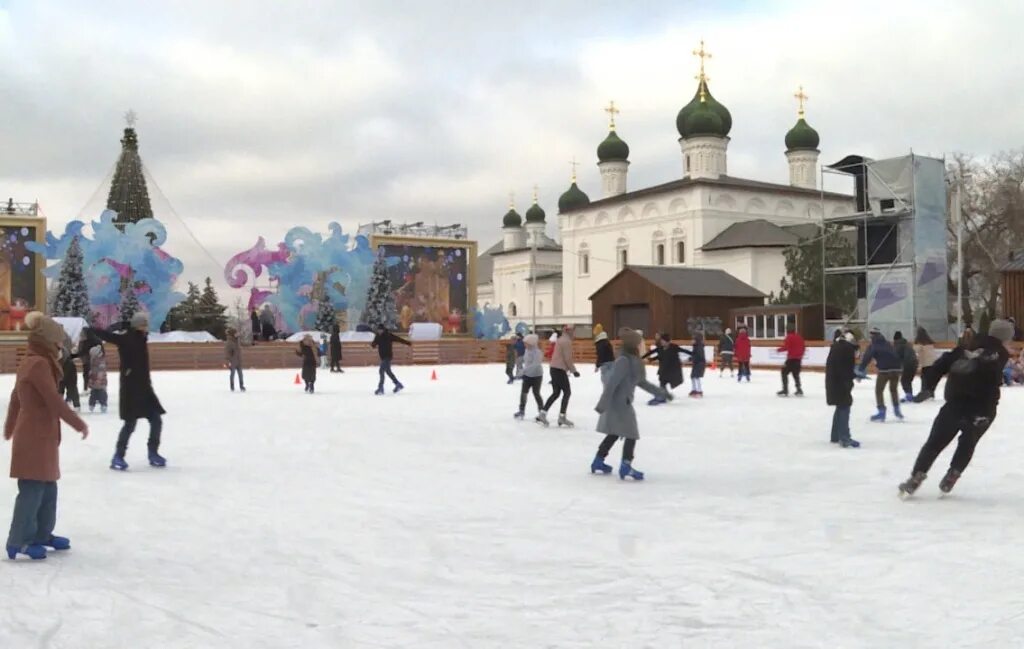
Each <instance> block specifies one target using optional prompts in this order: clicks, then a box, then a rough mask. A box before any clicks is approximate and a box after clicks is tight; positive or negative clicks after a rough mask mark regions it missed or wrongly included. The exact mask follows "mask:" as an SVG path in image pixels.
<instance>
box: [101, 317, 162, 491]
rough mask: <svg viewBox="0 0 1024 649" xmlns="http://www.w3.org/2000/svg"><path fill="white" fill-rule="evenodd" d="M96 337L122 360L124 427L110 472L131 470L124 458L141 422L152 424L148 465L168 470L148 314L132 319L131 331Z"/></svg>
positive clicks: (104, 333) (121, 402) (102, 333)
mask: <svg viewBox="0 0 1024 649" xmlns="http://www.w3.org/2000/svg"><path fill="white" fill-rule="evenodd" d="M93 333H95V334H96V335H97V336H98V337H99V338H100V339H101V340H105V341H107V342H108V343H113V344H114V345H117V352H118V355H119V356H120V358H121V372H120V374H121V381H120V386H119V392H118V394H119V397H120V399H119V400H120V403H119V404H118V406H119V409H120V413H121V419H122V420H124V426H123V427H122V428H121V433H120V434H119V435H118V436H117V447H116V448H115V450H114V457H113V459H112V460H111V461H110V468H111V469H118V470H120V471H125V470H127V469H128V463H127V462H125V461H124V454H125V453H126V452H127V451H128V440H129V439H131V436H132V433H134V432H135V425H136V423H137V422H138V420H139V419H147V420H149V443H148V445H147V446H148V449H149V464H150V465H151V466H155V467H163V466H166V465H167V460H166V459H165V458H164V457H163V456H161V455H160V453H159V452H158V451H159V450H160V433H161V432H162V431H163V419H162V418H161V416H162V415H164V414H165V411H164V408H163V406H162V405H160V400H159V399H158V398H157V396H156V392H154V391H153V381H152V379H151V377H150V373H149V348H148V347H147V344H146V338H147V336H148V335H149V317H148V316H146V314H145V313H141V312H140V313H136V314H135V315H134V316H132V319H131V323H130V328H129V329H128V330H127V331H124V332H121V333H113V332H110V331H103V330H102V329H96V330H94V331H93Z"/></svg>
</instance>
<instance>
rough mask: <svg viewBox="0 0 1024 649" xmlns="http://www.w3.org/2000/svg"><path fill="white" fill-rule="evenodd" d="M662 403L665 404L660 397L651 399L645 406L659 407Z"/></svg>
mask: <svg viewBox="0 0 1024 649" xmlns="http://www.w3.org/2000/svg"><path fill="white" fill-rule="evenodd" d="M663 403H665V400H664V399H662V398H661V397H654V398H653V399H651V400H650V401H648V402H647V405H649V406H660V405H661V404H663Z"/></svg>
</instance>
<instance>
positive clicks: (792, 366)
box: [782, 358, 802, 392]
mask: <svg viewBox="0 0 1024 649" xmlns="http://www.w3.org/2000/svg"><path fill="white" fill-rule="evenodd" d="M800 365H801V361H800V359H799V358H790V359H787V360H786V363H785V364H784V365H783V366H782V391H783V392H789V375H790V374H792V375H793V383H796V391H797V392H801V391H802V390H801V388H800Z"/></svg>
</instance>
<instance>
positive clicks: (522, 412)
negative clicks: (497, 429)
mask: <svg viewBox="0 0 1024 649" xmlns="http://www.w3.org/2000/svg"><path fill="white" fill-rule="evenodd" d="M524 417H526V411H525V410H520V411H518V412H516V414H514V415H512V418H513V419H515V420H516V421H522V420H523V418H524Z"/></svg>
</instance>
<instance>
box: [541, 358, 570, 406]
mask: <svg viewBox="0 0 1024 649" xmlns="http://www.w3.org/2000/svg"><path fill="white" fill-rule="evenodd" d="M551 387H553V388H554V389H555V391H554V392H552V393H551V396H550V397H548V401H547V403H545V404H544V412H547V411H548V410H551V406H553V405H555V401H557V400H558V397H559V396H561V397H562V407H561V413H562V414H563V415H564V414H565V412H566V411H567V410H568V409H569V397H571V396H572V388H570V387H569V373H568V372H566V371H565V370H560V369H558V368H557V367H552V368H551Z"/></svg>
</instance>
